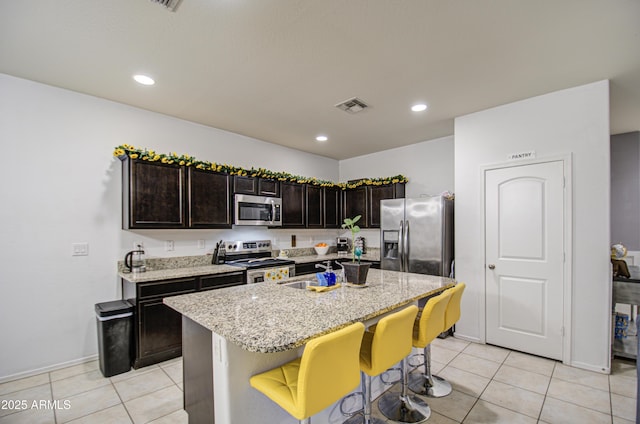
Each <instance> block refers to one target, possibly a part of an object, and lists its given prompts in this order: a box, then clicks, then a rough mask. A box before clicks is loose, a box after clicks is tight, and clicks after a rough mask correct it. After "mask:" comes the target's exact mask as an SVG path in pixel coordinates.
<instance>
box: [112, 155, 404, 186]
mask: <svg viewBox="0 0 640 424" xmlns="http://www.w3.org/2000/svg"><path fill="white" fill-rule="evenodd" d="M113 155H114V156H116V157H118V158H120V159H124V158H125V157H129V158H131V159H140V160H144V161H148V162H161V163H164V164H167V165H180V166H193V167H194V168H196V169H201V170H204V171H212V172H222V173H225V174H229V175H239V176H243V177H260V178H269V179H274V180H278V181H289V182H295V183H298V184H311V185H315V186H321V187H339V188H341V189H343V190H344V189H347V188H357V187H360V186H362V185H369V186H380V185H384V184H397V183H406V182H408V181H409V179H408V178H407V177H405V176H404V175H395V176H393V177H385V178H362V179H360V180H357V181H350V182H349V183H334V182H333V181H328V180H320V179H318V178H315V177H305V176H302V175H293V174H289V173H287V172H276V171H270V170H268V169H265V168H254V167H251V168H250V169H245V168H241V167H238V166H233V165H228V164H226V163H225V164H221V163H215V162H209V161H203V160H198V159H196V158H195V157H194V156H190V155H185V154H182V155H178V154H177V153H175V152H171V153H168V154H165V153H157V152H156V151H155V150H150V149H147V148H146V147H145V148H144V149H139V148H136V147H134V146H131V145H129V144H121V145H119V146H117V147H116V148H115V149H114V151H113Z"/></svg>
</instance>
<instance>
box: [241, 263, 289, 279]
mask: <svg viewBox="0 0 640 424" xmlns="http://www.w3.org/2000/svg"><path fill="white" fill-rule="evenodd" d="M284 269H286V270H287V271H286V272H285V273H283V272H282V271H283V270H284ZM284 274H287V275H284ZM295 276H296V266H295V265H285V266H280V267H274V268H257V269H248V270H247V284H253V283H262V282H265V281H269V280H274V281H278V280H281V279H285V278H289V277H295Z"/></svg>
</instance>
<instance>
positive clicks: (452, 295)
mask: <svg viewBox="0 0 640 424" xmlns="http://www.w3.org/2000/svg"><path fill="white" fill-rule="evenodd" d="M465 287H466V284H465V283H458V284H456V285H455V286H454V287H452V288H450V289H447V290H445V291H444V292H442V293H441V294H439V295H438V296H434V297H432V298H431V299H429V300H428V301H427V303H426V305H425V307H424V309H423V311H422V315H421V317H420V320H419V325H418V329H417V333H416V332H414V340H413V345H414V346H415V347H424V369H425V372H424V374H412V375H411V378H410V382H409V388H410V389H411V390H412V391H413V392H415V393H417V394H419V395H423V396H428V397H435V398H438V397H443V396H447V395H448V394H449V393H451V390H452V389H451V384H450V383H449V382H448V381H446V380H445V379H443V378H441V377H438V376H437V375H432V374H431V342H432V341H433V340H434V339H435V338H436V337H437V336H438V334H440V333H441V332H444V331H447V330H448V329H449V328H451V327H452V326H453V324H455V323H456V322H457V321H458V320H459V319H460V301H461V300H462V293H463V292H464V289H465ZM425 315H426V317H425ZM423 318H424V320H423Z"/></svg>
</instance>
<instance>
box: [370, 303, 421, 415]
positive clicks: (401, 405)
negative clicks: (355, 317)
mask: <svg viewBox="0 0 640 424" xmlns="http://www.w3.org/2000/svg"><path fill="white" fill-rule="evenodd" d="M415 308H416V309H414V310H416V311H417V307H415ZM416 315H417V314H414V317H413V319H412V321H411V322H409V323H408V325H407V329H405V331H406V332H403V335H402V336H403V337H402V339H400V338H398V339H397V340H396V341H395V342H386V343H385V344H387V346H385V348H386V349H391V350H392V351H393V355H394V356H393V361H392V362H391V363H396V362H398V360H400V371H401V373H402V377H401V380H400V381H401V388H400V391H399V392H398V391H397V390H394V389H392V390H388V391H387V392H386V393H384V394H383V395H382V396H380V399H379V400H378V409H380V412H382V414H383V415H384V416H385V417H387V418H389V419H390V420H392V421H394V422H400V423H418V422H422V421H425V420H426V419H427V418H429V416H430V415H431V408H429V405H427V403H426V402H425V401H424V400H422V399H420V398H419V397H417V396H413V395H409V393H408V391H407V378H408V370H407V356H408V355H409V354H410V353H411V346H412V342H413V337H412V333H413V328H414V323H415V317H416ZM377 331H378V330H377V329H376V332H377ZM392 343H394V344H395V345H392ZM389 359H391V358H389Z"/></svg>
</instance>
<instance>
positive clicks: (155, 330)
mask: <svg viewBox="0 0 640 424" xmlns="http://www.w3.org/2000/svg"><path fill="white" fill-rule="evenodd" d="M137 312H138V320H137V321H138V325H137V327H138V332H139V334H138V337H137V338H136V339H137V355H136V358H135V363H134V368H140V367H144V366H147V365H151V364H155V363H158V362H162V361H166V360H167V359H171V358H176V357H178V356H180V355H182V314H180V313H178V312H176V311H174V310H173V309H171V308H169V307H168V306H166V305H165V304H164V303H162V298H159V299H154V300H143V301H139V302H138V307H137Z"/></svg>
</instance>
